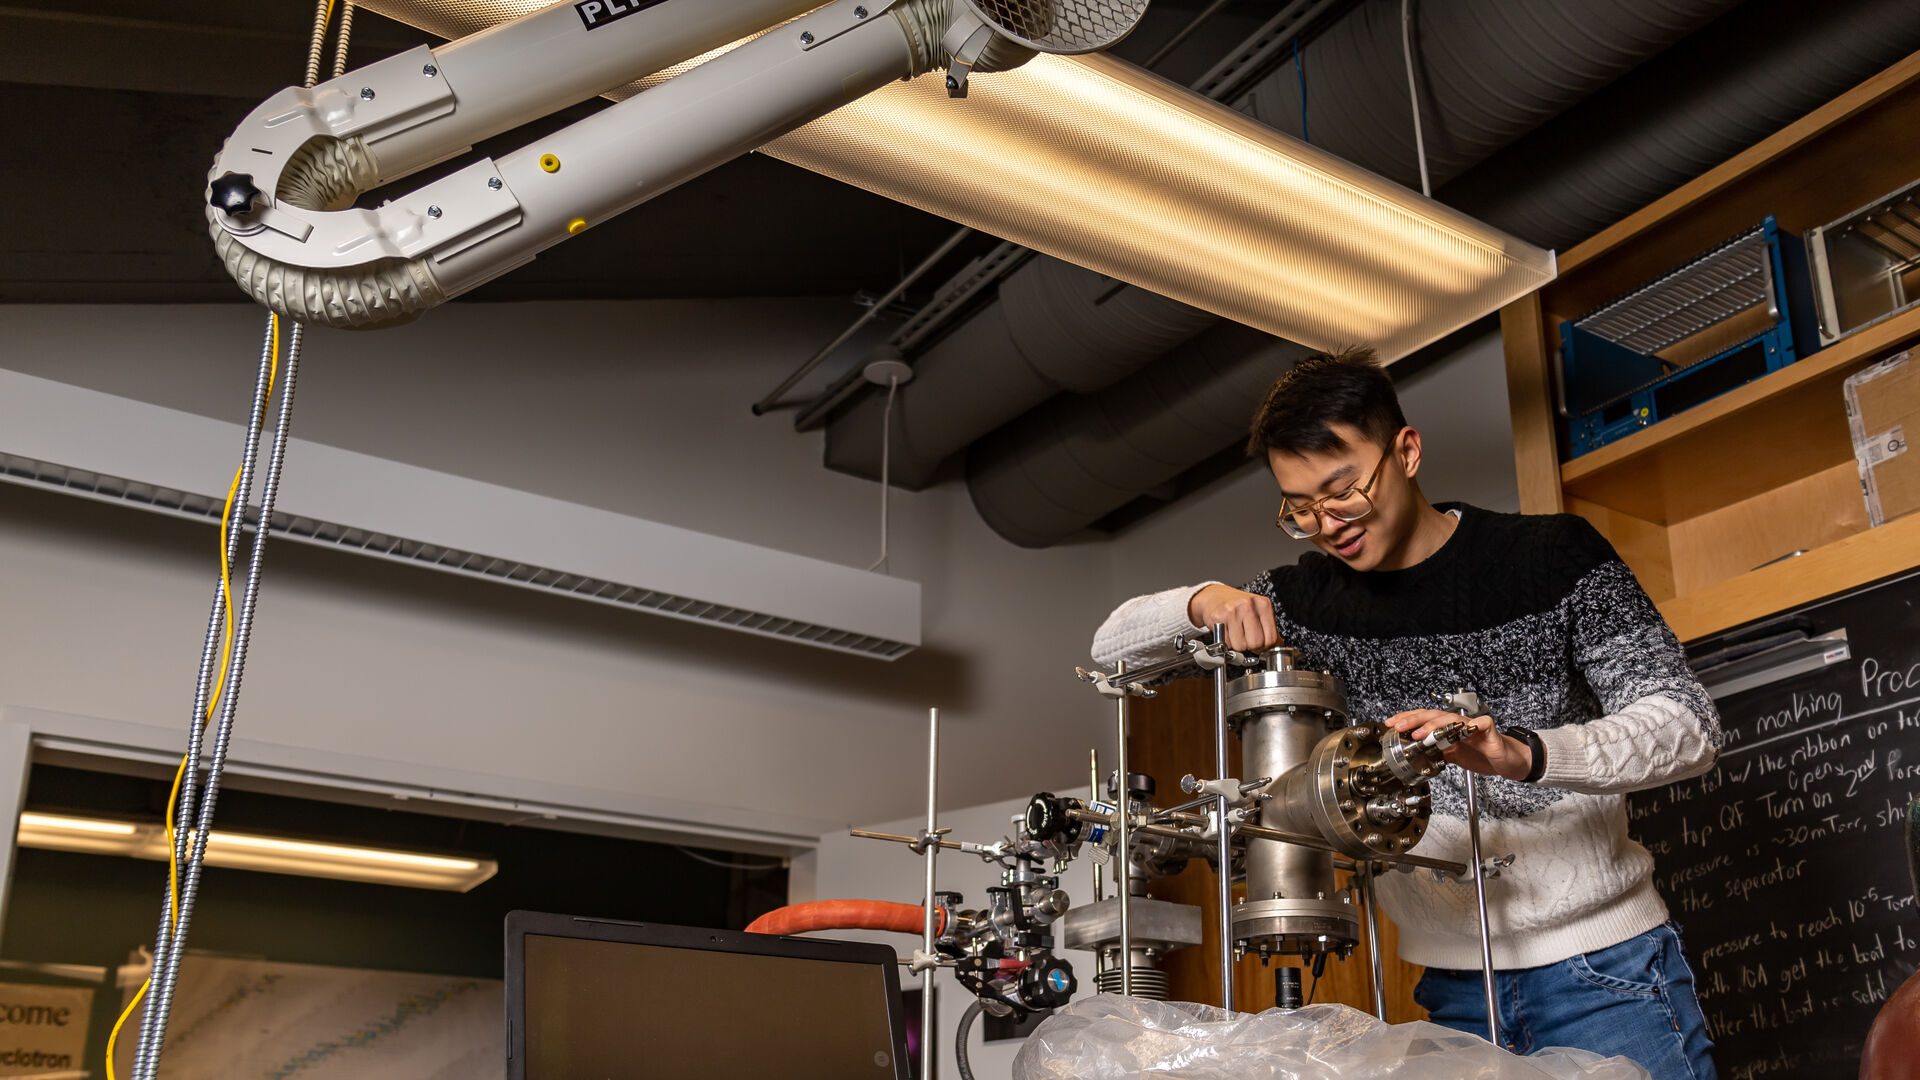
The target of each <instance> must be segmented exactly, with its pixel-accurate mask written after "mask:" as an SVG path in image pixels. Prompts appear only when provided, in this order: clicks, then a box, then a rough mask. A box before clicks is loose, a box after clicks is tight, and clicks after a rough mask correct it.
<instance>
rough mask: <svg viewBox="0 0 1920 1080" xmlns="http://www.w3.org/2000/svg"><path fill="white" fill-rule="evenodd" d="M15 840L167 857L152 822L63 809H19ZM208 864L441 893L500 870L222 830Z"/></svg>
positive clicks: (456, 859)
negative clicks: (60, 811) (76, 813)
mask: <svg viewBox="0 0 1920 1080" xmlns="http://www.w3.org/2000/svg"><path fill="white" fill-rule="evenodd" d="M19 843H20V846H21V847H30V848H43V849H45V850H48V851H77V852H84V853H86V854H89V855H128V856H132V857H133V858H136V859H151V860H154V861H156V862H165V861H166V859H167V833H166V830H165V829H164V828H163V827H161V826H160V825H159V824H139V823H134V822H128V821H113V820H110V819H106V818H89V817H76V816H74V815H70V814H47V813H40V812H37V811H29V812H27V813H23V814H21V815H20V830H19ZM207 865H209V866H220V867H226V868H229V869H234V870H258V871H262V872H265V873H270V874H295V875H298V876H301V877H324V878H335V879H338V880H341V881H363V882H368V883H371V884H375V885H402V886H406V887H408V888H415V889H440V890H444V891H447V892H466V891H468V890H469V889H472V888H473V887H474V886H475V885H478V884H480V883H481V882H483V881H486V880H487V879H488V878H491V877H493V875H494V874H496V873H498V872H499V870H500V864H499V863H497V862H495V861H494V860H492V859H472V858H466V857H462V856H450V855H434V854H428V853H424V852H416V851H397V850H393V849H390V848H373V847H360V846H358V845H353V844H333V843H324V842H319V841H313V840H292V839H287V838H285V837H278V836H261V835H257V834H254V833H236V832H228V831H226V830H224V829H221V830H216V831H214V832H213V833H212V835H210V836H209V837H208V838H207Z"/></svg>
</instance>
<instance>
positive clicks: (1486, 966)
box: [1461, 769, 1500, 1046]
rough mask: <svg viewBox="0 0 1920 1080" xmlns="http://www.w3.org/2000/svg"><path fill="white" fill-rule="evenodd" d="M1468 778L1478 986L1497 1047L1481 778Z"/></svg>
mask: <svg viewBox="0 0 1920 1080" xmlns="http://www.w3.org/2000/svg"><path fill="white" fill-rule="evenodd" d="M1461 771H1462V772H1465V773H1466V774H1467V845H1468V849H1469V851H1470V853H1471V854H1472V856H1473V897H1474V900H1475V901H1476V902H1477V903H1478V904H1479V905H1480V982H1481V985H1482V987H1483V988H1484V989H1485V990H1486V994H1487V1039H1488V1040H1489V1041H1490V1042H1492V1043H1493V1045H1495V1046H1499V1045H1500V1005H1499V997H1498V994H1497V993H1496V992H1495V980H1494V974H1493V932H1492V928H1491V927H1490V926H1489V925H1488V923H1487V864H1486V862H1485V861H1484V860H1482V858H1481V856H1480V776H1479V774H1478V773H1474V772H1471V771H1468V770H1465V769H1462V770H1461Z"/></svg>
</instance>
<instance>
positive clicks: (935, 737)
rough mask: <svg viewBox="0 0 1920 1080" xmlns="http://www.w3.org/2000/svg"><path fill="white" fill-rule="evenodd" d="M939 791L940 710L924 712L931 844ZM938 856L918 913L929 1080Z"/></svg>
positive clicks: (934, 851) (934, 847) (924, 1067)
mask: <svg viewBox="0 0 1920 1080" xmlns="http://www.w3.org/2000/svg"><path fill="white" fill-rule="evenodd" d="M939 790H940V710H939V709H928V710H927V837H928V839H929V840H930V841H931V840H932V839H933V838H934V837H935V836H937V835H938V833H937V832H936V831H935V830H937V829H938V828H939V827H940V824H939V821H938V820H937V817H936V815H937V814H938V809H937V807H938V804H939ZM939 854H940V845H939V844H938V843H928V844H927V845H926V859H927V900H926V904H925V906H924V908H923V910H922V911H921V923H920V949H921V951H922V952H923V953H925V954H926V955H925V956H924V957H922V962H923V963H928V964H929V966H928V967H926V968H924V969H922V970H921V972H920V1075H921V1076H923V1077H927V1078H928V1080H931V1078H932V1077H933V1075H934V1072H933V1044H934V1043H935V1042H937V1041H938V1040H936V1039H935V1038H934V1037H933V976H934V973H935V972H936V971H937V970H938V969H937V968H935V967H933V966H931V963H930V962H931V961H932V959H933V917H934V908H935V906H936V902H935V897H934V876H933V870H934V858H935V856H937V855H939Z"/></svg>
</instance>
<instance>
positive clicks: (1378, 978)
mask: <svg viewBox="0 0 1920 1080" xmlns="http://www.w3.org/2000/svg"><path fill="white" fill-rule="evenodd" d="M1353 879H1354V881H1356V882H1358V883H1359V886H1360V897H1361V900H1362V902H1364V903H1365V904H1366V905H1367V964H1368V970H1369V971H1371V972H1372V974H1373V1015H1375V1016H1377V1017H1379V1018H1380V1020H1381V1022H1382V1023H1385V1022H1386V1019H1387V988H1386V985H1385V983H1386V979H1385V975H1384V972H1382V970H1381V967H1380V904H1379V902H1378V900H1377V899H1376V898H1375V895H1374V890H1373V864H1372V863H1363V864H1361V865H1360V866H1358V867H1356V868H1355V869H1354V875H1353Z"/></svg>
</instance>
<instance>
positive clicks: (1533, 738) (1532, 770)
mask: <svg viewBox="0 0 1920 1080" xmlns="http://www.w3.org/2000/svg"><path fill="white" fill-rule="evenodd" d="M1500 734H1502V735H1506V736H1509V737H1511V738H1515V739H1519V740H1520V741H1521V742H1523V743H1526V744H1527V749H1529V750H1531V751H1533V764H1532V765H1531V766H1529V767H1528V769H1527V775H1526V776H1524V777H1521V782H1522V783H1527V784H1537V783H1539V782H1540V778H1541V777H1543V776H1545V775H1547V746H1546V744H1545V743H1543V742H1541V741H1540V733H1539V732H1537V731H1535V730H1533V729H1532V728H1530V727H1521V726H1519V725H1518V724H1516V725H1514V726H1513V727H1503V728H1501V729H1500Z"/></svg>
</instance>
